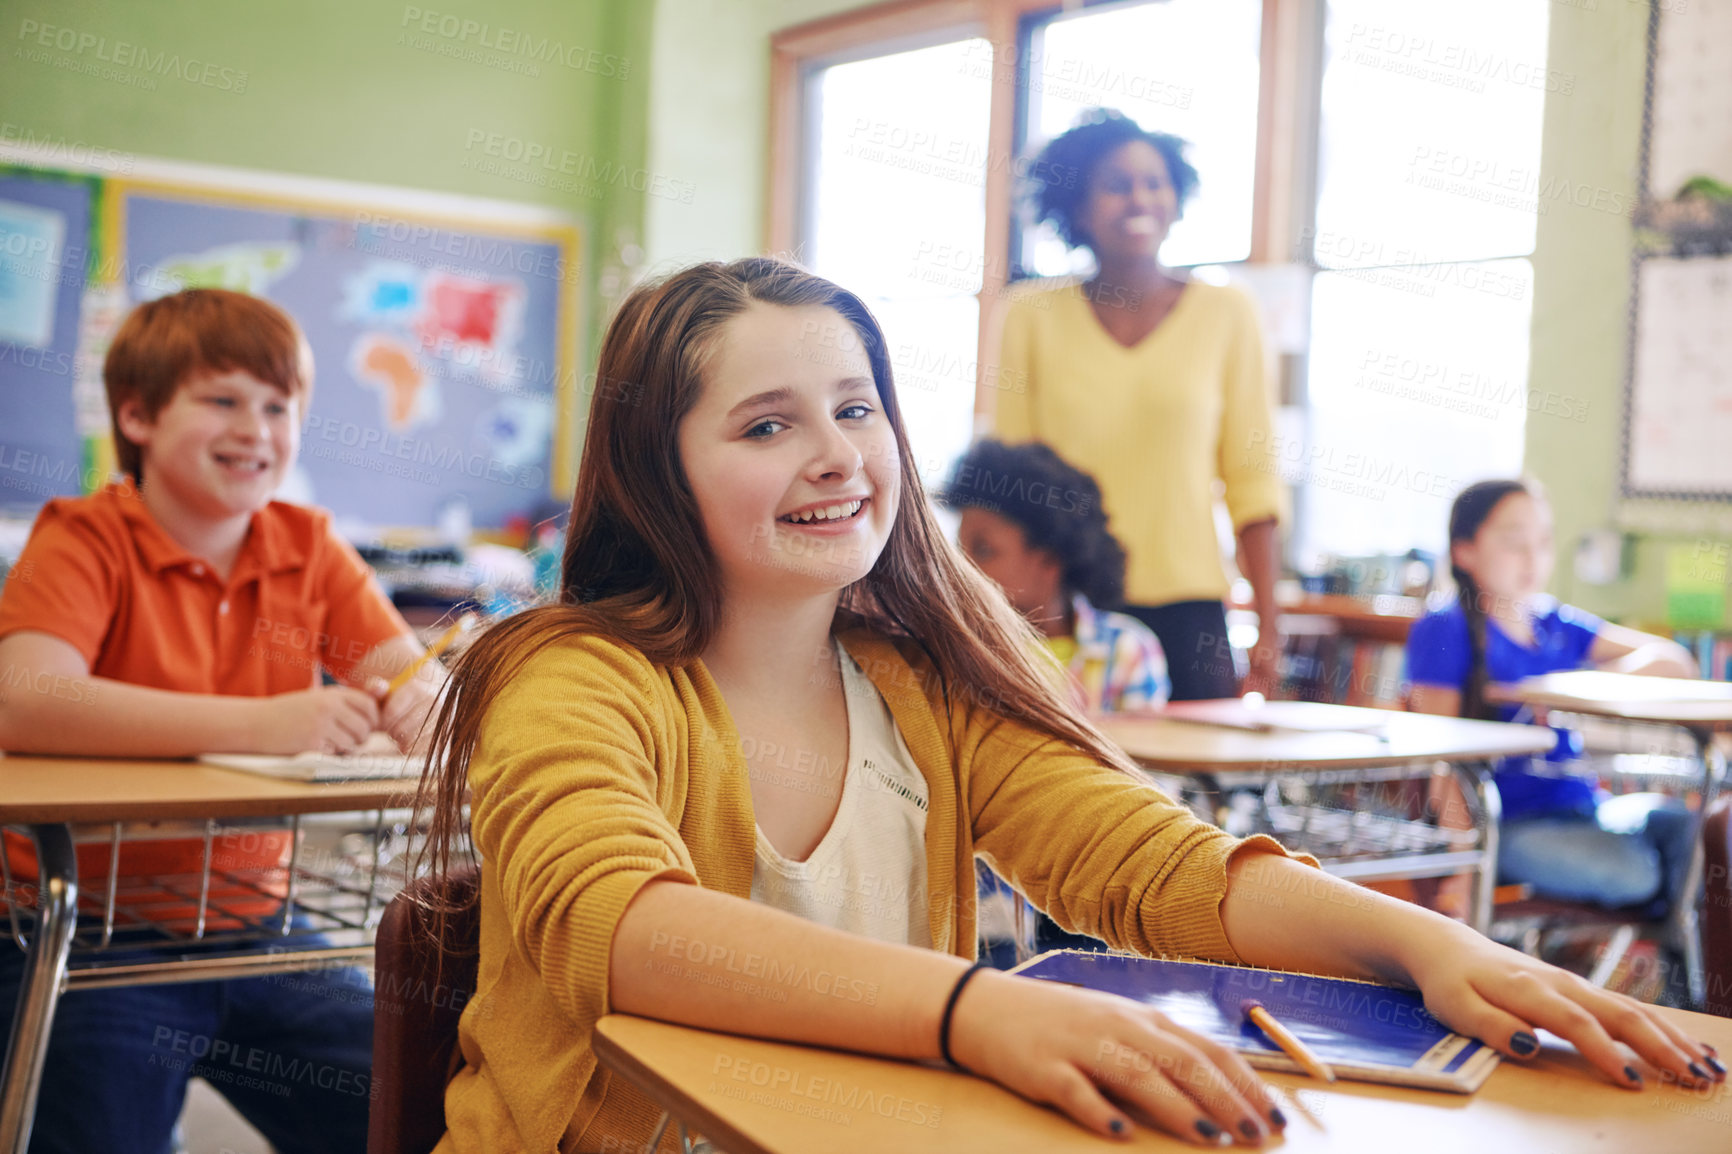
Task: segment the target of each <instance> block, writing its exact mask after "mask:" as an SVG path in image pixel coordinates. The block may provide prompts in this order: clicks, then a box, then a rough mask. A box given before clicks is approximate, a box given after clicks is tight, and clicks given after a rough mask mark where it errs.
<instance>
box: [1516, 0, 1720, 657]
mask: <svg viewBox="0 0 1732 1154" xmlns="http://www.w3.org/2000/svg"><path fill="white" fill-rule="evenodd" d="M1677 7H1679V8H1681V9H1682V12H1681V14H1680V15H1679V16H1677V17H1673V16H1671V15H1668V16H1667V17H1666V18H1667V19H1673V18H1680V19H1687V17H1688V8H1686V7H1684V6H1681V5H1680V6H1677ZM1647 22H1648V5H1646V4H1638V3H1629V2H1615V0H1614V2H1609V0H1599V2H1598V3H1597V4H1596V5H1594V6H1593V7H1591V8H1589V7H1576V6H1572V5H1566V4H1554V5H1553V6H1552V9H1551V43H1550V62H1549V65H1550V67H1551V68H1552V69H1554V70H1556V71H1558V72H1562V73H1567V74H1570V75H1573V76H1574V77H1575V78H1576V81H1575V85H1574V90H1573V91H1572V92H1571V93H1569V94H1567V95H1565V94H1560V93H1548V95H1547V99H1546V112H1545V136H1544V142H1543V154H1542V158H1541V164H1540V181H1541V187H1550V188H1569V189H1570V190H1572V192H1571V197H1573V198H1574V199H1575V200H1579V201H1582V202H1585V203H1587V204H1588V205H1589V207H1585V208H1584V207H1577V205H1576V204H1574V203H1571V197H1565V196H1559V197H1556V198H1554V199H1552V200H1550V201H1548V202H1546V204H1545V211H1544V212H1543V213H1542V214H1541V216H1540V217H1539V222H1538V224H1539V227H1538V236H1537V241H1536V247H1535V253H1534V273H1535V277H1534V312H1533V346H1532V367H1531V373H1530V378H1529V384H1530V388H1532V389H1535V390H1550V391H1553V392H1555V393H1557V394H1560V395H1562V396H1564V397H1568V398H1573V399H1574V401H1575V404H1573V405H1571V406H1569V408H1571V409H1577V410H1579V409H1580V408H1581V403H1582V402H1586V406H1587V418H1586V420H1584V421H1581V422H1576V421H1573V420H1561V419H1559V418H1556V417H1548V416H1543V415H1538V414H1530V415H1529V418H1528V427H1527V462H1526V463H1527V469H1528V471H1529V472H1531V473H1533V474H1534V475H1536V476H1538V477H1540V478H1541V479H1542V480H1544V482H1545V483H1546V486H1547V488H1548V490H1549V492H1550V495H1551V503H1552V509H1553V513H1554V516H1555V517H1556V520H1557V541H1558V550H1559V564H1558V576H1557V580H1556V590H1557V593H1558V595H1559V596H1560V597H1563V598H1564V599H1565V600H1568V601H1571V602H1574V603H1575V604H1578V605H1581V606H1583V607H1584V608H1587V609H1590V610H1593V611H1594V612H1597V613H1601V614H1605V615H1609V616H1615V617H1618V618H1620V619H1624V620H1628V621H1629V622H1631V623H1633V624H1638V625H1653V626H1660V625H1662V624H1663V623H1664V621H1665V611H1666V593H1665V564H1666V553H1667V551H1668V550H1669V549H1670V548H1672V547H1674V546H1676V545H1684V546H1687V547H1689V548H1691V549H1693V550H1694V549H1697V548H1698V547H1700V546H1706V547H1707V548H1708V549H1711V548H1712V546H1713V544H1714V543H1717V542H1718V541H1724V540H1726V539H1727V538H1726V533H1725V530H1724V528H1723V527H1717V526H1715V525H1714V524H1713V520H1712V514H1711V513H1707V511H1704V513H1705V515H1706V516H1707V518H1708V519H1707V520H1706V521H1704V522H1703V523H1702V524H1700V525H1698V526H1697V528H1696V530H1694V531H1690V532H1672V533H1657V532H1636V533H1633V534H1632V538H1633V547H1632V549H1631V550H1630V552H1629V556H1630V558H1631V566H1630V571H1629V574H1628V576H1627V577H1626V578H1625V579H1623V580H1621V581H1618V582H1616V583H1615V584H1612V585H1603V586H1600V585H1588V584H1585V583H1583V582H1580V581H1578V580H1577V579H1576V577H1575V574H1574V572H1573V567H1572V565H1571V564H1570V551H1571V549H1572V548H1573V546H1574V543H1575V541H1576V540H1577V539H1578V538H1579V536H1580V535H1581V534H1582V533H1584V532H1587V531H1590V530H1594V529H1610V528H1614V527H1616V526H1617V525H1619V524H1620V523H1622V522H1624V521H1625V520H1626V519H1627V518H1629V517H1631V516H1633V515H1634V514H1632V511H1631V509H1630V507H1628V506H1626V505H1625V504H1624V503H1622V502H1621V501H1620V499H1619V493H1618V485H1619V451H1620V446H1621V438H1622V430H1623V389H1624V375H1625V369H1624V362H1625V352H1626V344H1627V337H1628V332H1629V327H1628V319H1627V310H1628V307H1629V285H1630V266H1629V261H1630V251H1631V244H1632V228H1631V222H1630V219H1629V217H1628V216H1627V215H1624V214H1620V213H1619V212H1617V211H1607V209H1613V210H1615V209H1616V208H1617V207H1620V206H1628V205H1630V204H1632V203H1633V201H1634V199H1635V194H1636V189H1637V185H1638V177H1639V169H1640V165H1639V147H1640V142H1641V128H1642V90H1643V84H1644V81H1645V76H1646V68H1647V55H1646V54H1647ZM1727 55H1728V60H1729V65H1732V46H1728V52H1727ZM1662 191H1664V190H1662ZM1596 206H1597V207H1596ZM1729 452H1732V449H1729ZM1728 467H1729V468H1732V464H1729V466H1728ZM1652 511H1653V510H1650V512H1652ZM1659 512H1660V513H1661V514H1662V515H1665V514H1667V513H1670V514H1671V515H1672V516H1673V517H1678V516H1683V517H1685V518H1689V517H1690V516H1691V512H1690V511H1689V510H1686V509H1678V508H1676V507H1674V508H1673V509H1672V510H1669V511H1668V510H1664V509H1662V510H1660V511H1659ZM1638 523H1642V522H1638ZM1716 533H1717V534H1718V536H1715V534H1716ZM1704 534H1706V536H1704Z"/></svg>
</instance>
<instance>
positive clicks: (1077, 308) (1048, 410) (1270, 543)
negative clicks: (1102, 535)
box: [994, 109, 1283, 701]
mask: <svg viewBox="0 0 1732 1154" xmlns="http://www.w3.org/2000/svg"><path fill="white" fill-rule="evenodd" d="M1183 149H1184V142H1183V141H1181V140H1179V139H1178V138H1177V137H1173V136H1168V135H1166V134H1164V133H1158V132H1148V131H1145V130H1144V129H1143V128H1142V127H1140V126H1139V125H1138V124H1137V123H1136V122H1135V121H1133V120H1131V119H1130V118H1128V117H1126V116H1124V115H1123V114H1121V113H1118V112H1114V111H1110V110H1106V109H1094V110H1092V111H1090V112H1088V113H1085V114H1084V115H1083V117H1082V119H1081V120H1080V122H1079V123H1078V124H1077V126H1076V127H1075V128H1072V129H1071V130H1070V131H1068V132H1066V133H1064V134H1063V135H1061V136H1058V137H1056V138H1054V139H1053V140H1052V141H1051V142H1050V143H1049V144H1047V146H1046V147H1045V148H1044V149H1042V150H1041V153H1040V155H1039V157H1038V158H1037V159H1036V161H1035V162H1034V163H1033V164H1032V165H1030V166H1029V171H1030V173H1031V174H1032V177H1031V185H1032V187H1031V199H1032V200H1033V202H1034V208H1035V210H1036V215H1037V216H1038V218H1039V219H1040V220H1042V221H1051V222H1052V223H1053V225H1054V226H1055V227H1056V228H1057V229H1058V232H1059V235H1060V236H1061V237H1062V238H1063V239H1064V241H1065V243H1067V244H1069V245H1070V246H1071V247H1072V248H1079V247H1080V248H1086V249H1088V250H1089V251H1090V253H1092V254H1093V256H1094V259H1095V265H1096V271H1095V274H1094V276H1093V277H1092V278H1090V279H1088V280H1086V281H1083V282H1081V283H1078V282H1076V281H1074V280H1068V279H1067V280H1064V281H1059V282H1056V285H1055V283H1054V282H1051V281H1047V282H1041V283H1040V284H1037V285H1035V284H1031V285H1030V286H1028V287H1027V288H1024V289H1019V290H1018V291H1016V292H1014V293H1013V294H1012V296H1011V301H1010V304H1009V307H1008V308H1007V309H1006V311H1005V315H1004V321H1003V338H1002V345H1001V350H1000V361H999V381H998V384H999V390H998V392H997V398H998V407H997V412H996V415H995V418H994V432H995V434H996V435H997V436H998V437H999V438H1000V439H1002V440H1005V441H1011V442H1016V441H1043V442H1045V443H1046V444H1049V445H1051V446H1052V447H1053V448H1054V449H1055V450H1057V451H1058V453H1059V454H1060V455H1061V456H1063V457H1065V458H1067V459H1069V460H1073V461H1077V462H1081V463H1084V464H1085V465H1086V467H1087V468H1088V469H1089V470H1090V472H1092V473H1093V474H1094V476H1095V479H1096V480H1097V481H1099V482H1100V487H1101V494H1102V502H1103V504H1104V505H1105V507H1106V511H1107V515H1108V517H1109V519H1110V522H1111V525H1112V529H1113V533H1114V535H1115V536H1117V537H1118V538H1119V539H1120V540H1121V541H1122V542H1124V545H1125V548H1126V549H1127V550H1128V552H1129V554H1130V565H1129V569H1128V571H1127V573H1126V575H1125V594H1126V600H1127V601H1128V602H1130V604H1128V605H1126V606H1125V609H1126V611H1127V612H1129V613H1131V614H1133V615H1134V616H1136V617H1138V618H1140V619H1141V620H1142V621H1144V622H1145V623H1146V624H1147V625H1148V626H1149V627H1150V628H1151V629H1153V630H1154V631H1155V633H1156V635H1157V636H1159V637H1160V640H1161V646H1162V648H1163V649H1165V650H1166V653H1167V660H1168V663H1169V672H1170V675H1171V677H1172V685H1173V693H1172V696H1173V700H1175V701H1183V700H1195V699H1198V698H1208V697H1232V696H1236V695H1237V694H1238V692H1239V688H1240V687H1239V683H1238V677H1237V675H1236V673H1235V671H1234V667H1233V659H1232V651H1231V649H1230V648H1229V647H1228V645H1227V642H1226V635H1227V623H1226V609H1225V606H1224V604H1223V601H1224V598H1225V597H1226V595H1227V589H1228V582H1227V574H1226V570H1225V568H1224V566H1223V564H1222V561H1221V549H1220V546H1219V543H1218V539H1217V535H1216V532H1215V520H1214V500H1215V493H1216V483H1217V481H1219V482H1221V483H1222V484H1223V485H1224V491H1225V498H1226V504H1227V511H1228V514H1229V515H1230V516H1231V518H1232V521H1233V529H1234V532H1235V533H1236V534H1237V536H1238V544H1239V559H1240V560H1239V563H1240V565H1241V567H1242V568H1243V569H1244V571H1245V576H1246V577H1247V578H1248V579H1249V580H1250V582H1251V588H1252V591H1253V594H1254V599H1255V605H1256V609H1257V615H1258V618H1259V621H1260V623H1261V628H1260V630H1259V640H1258V643H1257V645H1256V646H1255V647H1254V648H1253V649H1252V651H1251V670H1250V676H1249V678H1248V679H1247V680H1246V683H1245V686H1244V688H1246V689H1257V690H1260V691H1262V692H1265V693H1267V692H1269V691H1270V690H1271V689H1272V688H1273V687H1274V684H1275V681H1276V661H1277V657H1278V655H1279V653H1280V639H1279V636H1278V635H1277V633H1276V626H1275V622H1276V610H1275V578H1276V574H1277V570H1278V568H1279V563H1278V558H1279V551H1280V548H1279V539H1278V536H1277V524H1278V522H1279V519H1280V514H1281V508H1282V503H1283V491H1282V486H1281V481H1280V478H1279V475H1278V471H1277V462H1276V460H1275V457H1274V453H1273V445H1274V443H1275V442H1274V433H1273V415H1272V400H1271V396H1270V384H1269V377H1268V374H1267V372H1266V369H1265V365H1264V360H1263V341H1262V335H1261V333H1260V331H1259V328H1258V322H1257V315H1256V311H1255V308H1254V307H1253V306H1252V304H1251V302H1250V301H1249V300H1248V299H1247V298H1246V297H1245V296H1243V295H1242V294H1241V293H1239V292H1238V291H1237V290H1235V289H1230V288H1225V287H1221V286H1217V285H1209V284H1202V283H1199V282H1197V281H1193V280H1190V279H1189V278H1187V277H1185V276H1184V275H1182V274H1181V273H1175V272H1174V271H1172V270H1169V269H1166V268H1164V267H1162V265H1161V261H1160V250H1161V244H1162V242H1163V241H1165V240H1166V238H1167V230H1168V229H1169V228H1171V227H1172V225H1173V222H1174V221H1176V220H1178V218H1179V215H1180V213H1181V211H1182V210H1183V208H1184V204H1185V201H1186V200H1187V199H1188V198H1189V197H1190V194H1191V192H1192V191H1193V190H1194V189H1195V188H1196V184H1197V172H1196V170H1195V169H1194V168H1192V167H1191V165H1190V164H1189V162H1187V161H1186V160H1185V158H1184V155H1183Z"/></svg>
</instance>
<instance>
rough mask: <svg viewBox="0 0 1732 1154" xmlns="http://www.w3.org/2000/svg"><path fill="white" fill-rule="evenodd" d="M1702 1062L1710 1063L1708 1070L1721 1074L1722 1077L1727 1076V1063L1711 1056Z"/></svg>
mask: <svg viewBox="0 0 1732 1154" xmlns="http://www.w3.org/2000/svg"><path fill="white" fill-rule="evenodd" d="M1702 1060H1703V1061H1704V1062H1706V1063H1708V1068H1709V1069H1710V1070H1712V1071H1714V1072H1715V1073H1716V1074H1719V1075H1720V1076H1722V1077H1724V1076H1725V1074H1726V1063H1724V1062H1722V1061H1721V1060H1720V1059H1718V1058H1716V1057H1714V1056H1712V1055H1709V1056H1708V1057H1706V1058H1703V1059H1702Z"/></svg>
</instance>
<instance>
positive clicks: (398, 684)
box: [385, 613, 475, 697]
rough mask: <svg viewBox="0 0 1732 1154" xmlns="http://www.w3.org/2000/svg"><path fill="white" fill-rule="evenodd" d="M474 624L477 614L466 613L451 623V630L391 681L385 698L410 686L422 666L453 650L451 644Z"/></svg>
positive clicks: (444, 633)
mask: <svg viewBox="0 0 1732 1154" xmlns="http://www.w3.org/2000/svg"><path fill="white" fill-rule="evenodd" d="M473 624H475V614H473V613H465V614H464V615H463V616H461V617H459V618H458V619H457V620H455V621H453V622H452V623H451V628H449V629H447V630H446V631H445V632H443V633H441V634H440V635H439V636H438V638H437V639H436V640H435V641H434V642H433V644H431V645H429V646H428V647H427V651H426V652H425V653H423V654H421V656H419V657H417V658H416V659H415V660H413V661H411V662H410V663H409V667H408V668H407V669H405V670H403V672H401V673H399V674H398V675H397V676H395V677H393V678H392V679H391V684H390V685H388V686H387V687H386V688H385V696H386V697H389V696H391V694H393V693H395V692H397V691H398V690H399V689H401V688H403V687H404V686H405V685H407V684H409V679H410V678H411V677H414V676H415V675H416V674H417V673H419V672H421V668H422V666H424V665H426V664H427V663H428V662H429V661H432V660H433V659H434V658H435V657H438V656H439V655H440V654H441V653H443V652H445V651H446V650H447V649H449V648H451V643H452V642H453V641H455V640H457V638H458V637H459V636H460V635H461V634H462V633H464V632H465V631H467V630H468V628H469V627H470V626H471V625H473Z"/></svg>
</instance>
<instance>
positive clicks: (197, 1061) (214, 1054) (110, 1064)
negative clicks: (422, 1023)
mask: <svg viewBox="0 0 1732 1154" xmlns="http://www.w3.org/2000/svg"><path fill="white" fill-rule="evenodd" d="M189 952H190V951H189ZM140 956H143V955H140ZM23 968H24V953H23V951H21V950H19V949H18V948H17V947H16V946H15V945H13V944H11V943H9V942H4V941H0V1031H4V1032H5V1033H6V1034H8V1035H9V1034H10V1031H11V1027H12V1018H13V1015H14V1014H15V1013H16V1012H17V1004H18V983H19V978H20V976H21V974H22V971H23ZM372 1066H373V990H372V986H371V985H370V984H369V983H368V981H367V979H366V977H365V975H363V974H362V973H361V972H360V971H358V970H355V969H353V968H345V969H342V970H336V971H327V972H308V973H297V974H276V975H272V976H270V977H263V978H245V979H238V980H232V981H221V982H191V983H187V984H184V985H172V986H133V987H120V988H115V989H97V990H72V991H69V992H67V993H65V994H63V995H62V996H61V998H60V1004H59V1006H58V1007H57V1009H56V1011H55V1016H54V1028H53V1031H52V1032H51V1033H50V1034H49V1039H48V1056H47V1060H46V1062H45V1063H44V1065H43V1069H42V1089H41V1093H40V1095H39V1097H38V1099H37V1105H36V1125H35V1129H34V1131H33V1133H32V1134H31V1139H30V1152H31V1154H48V1152H51V1151H52V1152H55V1154H59V1152H62V1151H64V1152H66V1154H74V1152H76V1154H87V1152H89V1151H98V1150H100V1151H103V1152H105V1154H132V1152H136V1154H167V1151H168V1149H169V1142H170V1134H171V1132H172V1130H173V1128H174V1124H175V1120H176V1119H177V1118H179V1117H180V1112H181V1107H182V1105H183V1104H184V1102H185V1099H186V1086H187V1081H188V1080H189V1079H191V1078H193V1077H200V1078H203V1079H205V1080H206V1081H207V1082H209V1083H210V1084H211V1085H212V1086H213V1087H214V1088H215V1089H216V1090H217V1091H218V1092H219V1093H221V1094H222V1095H223V1097H225V1098H227V1099H228V1100H229V1102H230V1103H231V1104H232V1105H233V1106H234V1108H235V1109H236V1110H237V1111H239V1112H240V1114H241V1115H242V1116H243V1117H244V1118H246V1120H247V1121H248V1122H251V1123H252V1124H253V1126H255V1127H256V1128H257V1129H258V1130H259V1132H260V1133H261V1134H263V1135H264V1136H265V1138H266V1139H268V1140H269V1141H270V1143H271V1145H272V1146H274V1147H275V1148H276V1149H277V1150H278V1151H279V1152H281V1154H299V1152H302V1151H305V1152H308V1154H312V1152H320V1154H323V1152H327V1151H329V1152H333V1154H334V1152H336V1151H346V1152H353V1154H362V1152H363V1151H365V1150H366V1148H367V1106H368V1103H369V1101H370V1097H371V1089H372Z"/></svg>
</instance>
